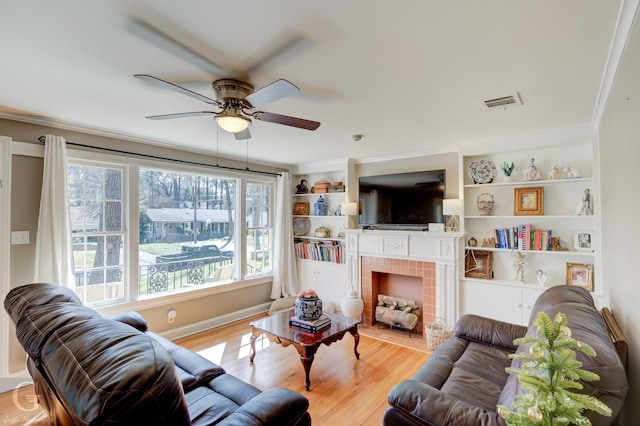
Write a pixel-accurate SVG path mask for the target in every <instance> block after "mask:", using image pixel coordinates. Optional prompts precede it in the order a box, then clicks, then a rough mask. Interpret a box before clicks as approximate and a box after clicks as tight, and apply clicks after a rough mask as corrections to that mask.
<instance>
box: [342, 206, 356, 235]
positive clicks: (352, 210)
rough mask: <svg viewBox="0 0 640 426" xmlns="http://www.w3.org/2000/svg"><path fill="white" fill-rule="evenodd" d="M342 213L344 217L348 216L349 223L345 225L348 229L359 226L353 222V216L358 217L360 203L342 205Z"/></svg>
mask: <svg viewBox="0 0 640 426" xmlns="http://www.w3.org/2000/svg"><path fill="white" fill-rule="evenodd" d="M340 212H341V213H342V215H343V216H347V222H346V223H345V225H344V227H345V228H346V229H354V228H357V224H356V223H354V221H353V216H357V215H358V203H354V202H351V201H348V202H345V203H342V205H340Z"/></svg>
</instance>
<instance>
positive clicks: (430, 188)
mask: <svg viewBox="0 0 640 426" xmlns="http://www.w3.org/2000/svg"><path fill="white" fill-rule="evenodd" d="M358 191H359V200H358V201H359V203H360V214H359V216H358V222H359V224H360V225H361V226H362V227H363V228H365V229H366V228H377V229H420V230H426V229H427V228H428V224H429V223H444V216H443V214H442V200H443V199H444V198H445V170H444V169H442V170H426V171H420V172H407V173H395V174H387V175H376V176H361V177H360V178H359V179H358Z"/></svg>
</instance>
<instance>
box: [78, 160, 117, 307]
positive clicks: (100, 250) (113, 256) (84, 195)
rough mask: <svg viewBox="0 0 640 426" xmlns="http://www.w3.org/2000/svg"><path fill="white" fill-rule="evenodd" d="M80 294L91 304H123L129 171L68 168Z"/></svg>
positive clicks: (99, 167)
mask: <svg viewBox="0 0 640 426" xmlns="http://www.w3.org/2000/svg"><path fill="white" fill-rule="evenodd" d="M67 179H68V186H69V211H70V215H71V229H72V239H73V257H74V265H75V276H76V293H77V294H78V296H79V297H80V299H81V300H82V301H83V302H84V303H87V304H91V305H96V304H101V303H104V302H109V301H114V300H119V299H123V298H124V297H125V287H124V259H125V256H124V248H125V247H126V243H127V234H126V232H125V231H124V199H123V194H124V170H123V169H122V168H117V167H108V166H104V167H103V166H94V165H87V164H71V165H69V166H68V176H67Z"/></svg>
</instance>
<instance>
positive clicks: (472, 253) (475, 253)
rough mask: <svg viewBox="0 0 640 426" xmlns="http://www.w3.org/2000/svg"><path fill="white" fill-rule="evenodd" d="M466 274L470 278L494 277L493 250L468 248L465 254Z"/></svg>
mask: <svg viewBox="0 0 640 426" xmlns="http://www.w3.org/2000/svg"><path fill="white" fill-rule="evenodd" d="M464 276H465V277H469V278H485V279H488V280H490V279H492V278H493V252H491V251H488V250H467V251H466V253H465V255H464Z"/></svg>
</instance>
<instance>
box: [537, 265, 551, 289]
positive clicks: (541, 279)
mask: <svg viewBox="0 0 640 426" xmlns="http://www.w3.org/2000/svg"><path fill="white" fill-rule="evenodd" d="M536 273H537V274H538V284H540V285H545V286H546V285H549V276H548V275H547V273H546V272H545V271H543V270H542V269H538V271H537V272H536Z"/></svg>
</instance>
